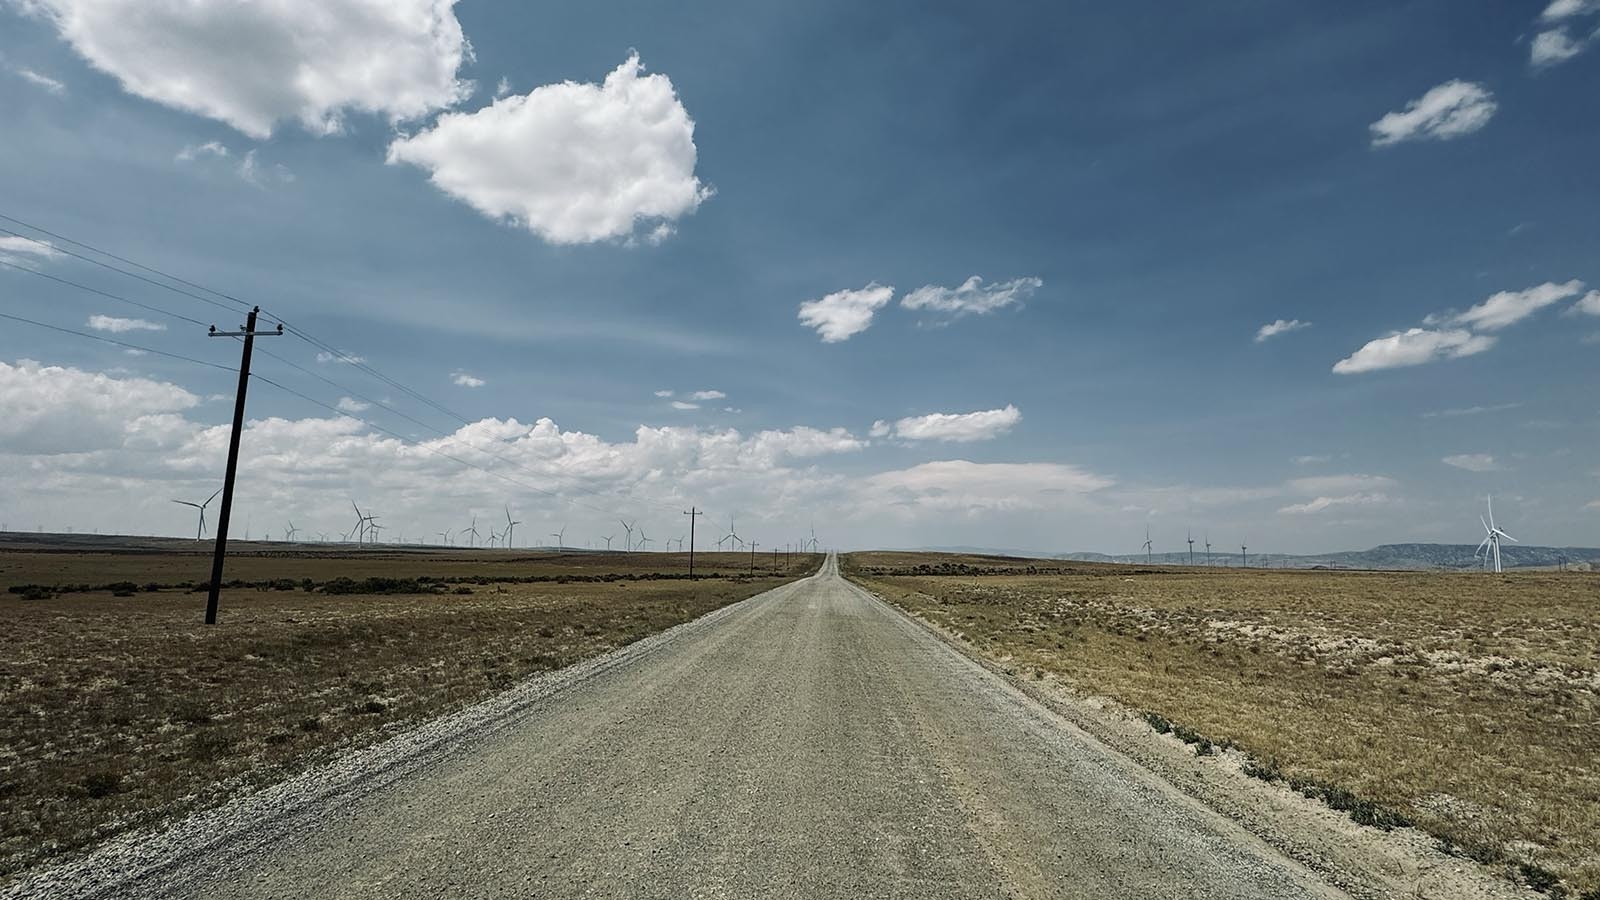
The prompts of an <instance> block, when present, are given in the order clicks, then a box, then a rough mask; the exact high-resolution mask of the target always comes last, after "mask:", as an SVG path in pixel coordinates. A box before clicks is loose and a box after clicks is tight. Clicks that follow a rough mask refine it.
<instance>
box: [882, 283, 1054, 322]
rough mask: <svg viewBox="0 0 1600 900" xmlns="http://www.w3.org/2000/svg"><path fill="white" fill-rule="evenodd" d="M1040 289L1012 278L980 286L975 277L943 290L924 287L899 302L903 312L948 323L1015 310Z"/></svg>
mask: <svg viewBox="0 0 1600 900" xmlns="http://www.w3.org/2000/svg"><path fill="white" fill-rule="evenodd" d="M1043 286H1044V282H1043V281H1041V280H1040V279H1038V278H1033V277H1026V278H1013V279H1012V280H1010V281H1001V282H996V283H991V284H984V283H983V279H982V278H980V277H979V276H977V275H974V276H972V277H971V278H968V279H967V280H966V281H963V282H962V283H961V284H960V286H958V287H953V288H947V287H941V286H939V285H935V284H929V285H924V286H922V287H919V288H917V289H916V290H914V291H912V292H911V293H909V294H906V295H905V296H904V297H901V298H900V305H901V306H903V307H905V308H906V309H915V310H923V311H927V312H933V313H941V314H943V315H945V316H948V317H949V318H952V319H958V318H960V317H962V316H967V315H986V314H988V313H992V312H994V311H995V310H997V309H1003V308H1004V307H1007V306H1016V305H1019V304H1021V303H1022V301H1023V300H1026V299H1027V298H1028V297H1030V296H1032V294H1033V292H1034V291H1036V290H1038V289H1039V288H1041V287H1043Z"/></svg>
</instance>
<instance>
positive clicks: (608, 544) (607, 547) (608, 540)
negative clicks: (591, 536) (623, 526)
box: [604, 534, 616, 553]
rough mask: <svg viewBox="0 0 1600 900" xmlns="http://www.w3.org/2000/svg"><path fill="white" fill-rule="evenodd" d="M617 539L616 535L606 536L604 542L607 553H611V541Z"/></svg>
mask: <svg viewBox="0 0 1600 900" xmlns="http://www.w3.org/2000/svg"><path fill="white" fill-rule="evenodd" d="M615 538H616V535H614V534H608V535H606V536H605V538H604V540H605V542H606V552H607V553H610V552H611V541H612V540H613V539H615Z"/></svg>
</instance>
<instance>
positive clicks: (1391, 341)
mask: <svg viewBox="0 0 1600 900" xmlns="http://www.w3.org/2000/svg"><path fill="white" fill-rule="evenodd" d="M1494 342H1495V338H1494V336H1493V335H1486V334H1473V333H1472V332H1470V331H1467V330H1465V329H1453V330H1448V331H1434V330H1429V329H1424V328H1412V329H1410V330H1408V331H1402V332H1397V333H1395V334H1391V335H1389V336H1388V337H1381V338H1377V339H1375V340H1371V341H1368V342H1367V343H1366V344H1365V345H1364V346H1362V348H1361V349H1359V350H1357V351H1356V352H1354V353H1352V354H1350V355H1349V356H1347V357H1345V358H1344V359H1341V360H1339V361H1338V362H1336V363H1334V364H1333V371H1334V372H1335V373H1337V374H1340V375H1354V374H1357V373H1361V372H1375V371H1378V370H1379V369H1397V368H1401V367H1404V366H1420V365H1422V364H1423V363H1428V362H1433V361H1434V360H1437V359H1459V358H1461V357H1464V356H1472V355H1473V354H1476V353H1482V352H1483V351H1485V350H1487V349H1489V348H1490V347H1493V346H1494Z"/></svg>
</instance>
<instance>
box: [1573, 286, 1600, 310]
mask: <svg viewBox="0 0 1600 900" xmlns="http://www.w3.org/2000/svg"><path fill="white" fill-rule="evenodd" d="M1572 312H1575V313H1585V314H1587V315H1591V316H1600V291H1590V292H1589V293H1587V294H1584V295H1583V298H1582V299H1580V300H1579V301H1578V302H1577V303H1574V304H1573V305H1572Z"/></svg>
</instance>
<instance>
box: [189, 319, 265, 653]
mask: <svg viewBox="0 0 1600 900" xmlns="http://www.w3.org/2000/svg"><path fill="white" fill-rule="evenodd" d="M259 312H261V307H259V306H257V307H253V308H251V310H250V315H249V317H248V318H247V319H245V323H244V330H243V331H218V330H217V326H215V325H213V326H211V331H210V332H208V334H209V335H210V336H211V337H242V338H244V352H243V354H242V355H241V356H240V357H239V393H238V394H237V395H236V396H235V397H234V398H233V436H232V437H231V438H230V439H229V440H228V469H227V472H226V473H225V474H224V475H223V479H222V512H221V513H220V514H219V515H218V517H217V549H216V552H215V553H214V554H213V555H212V557H211V584H210V585H208V588H209V590H210V593H209V594H208V595H207V597H206V624H207V625H215V624H217V599H218V596H219V595H220V593H221V591H222V560H223V558H224V557H226V556H227V553H228V517H229V516H230V515H232V513H233V480H234V475H235V474H236V473H237V472H238V471H239V435H240V434H241V433H242V432H243V431H244V395H245V392H246V391H248V390H249V388H250V351H251V349H252V348H253V347H254V346H255V340H256V334H257V333H258V332H257V331H256V314H257V313H259ZM259 333H260V334H262V335H266V336H271V335H275V334H276V335H281V334H283V325H282V324H279V325H278V330H277V331H263V332H259Z"/></svg>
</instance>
